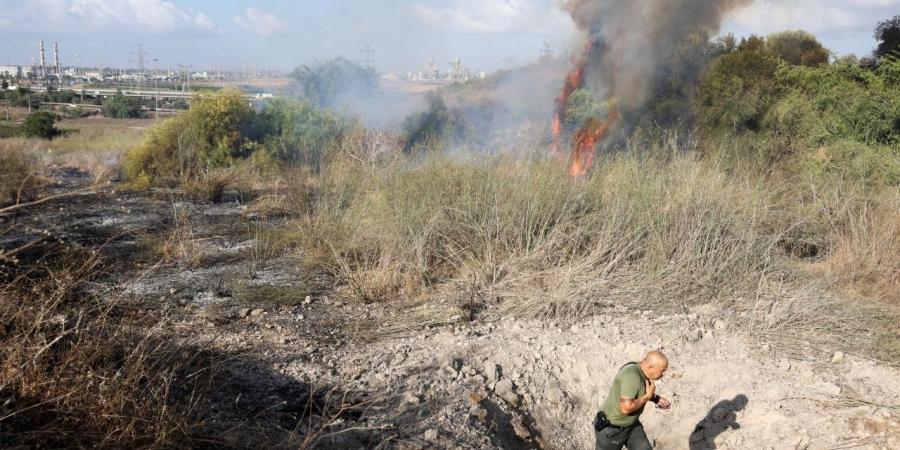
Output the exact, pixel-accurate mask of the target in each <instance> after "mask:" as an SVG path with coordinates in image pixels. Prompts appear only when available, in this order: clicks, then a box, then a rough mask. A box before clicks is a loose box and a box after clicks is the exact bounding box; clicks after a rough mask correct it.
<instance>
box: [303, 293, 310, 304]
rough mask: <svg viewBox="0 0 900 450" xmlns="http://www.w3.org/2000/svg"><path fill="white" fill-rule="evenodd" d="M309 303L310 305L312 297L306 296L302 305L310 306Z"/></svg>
mask: <svg viewBox="0 0 900 450" xmlns="http://www.w3.org/2000/svg"><path fill="white" fill-rule="evenodd" d="M310 303H312V296H310V295H307V296H306V298H305V299H303V304H304V305H308V304H310Z"/></svg>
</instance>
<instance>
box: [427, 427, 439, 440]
mask: <svg viewBox="0 0 900 450" xmlns="http://www.w3.org/2000/svg"><path fill="white" fill-rule="evenodd" d="M424 437H425V440H426V441H428V442H434V441H436V440H437V438H438V431H437V430H435V429H434V428H431V429H429V430H427V431H425V436H424Z"/></svg>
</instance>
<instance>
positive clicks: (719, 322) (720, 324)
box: [713, 319, 727, 330]
mask: <svg viewBox="0 0 900 450" xmlns="http://www.w3.org/2000/svg"><path fill="white" fill-rule="evenodd" d="M726 325H727V324H726V323H725V321H724V320H722V319H716V321H715V322H713V328H715V329H716V330H724V329H725V327H726Z"/></svg>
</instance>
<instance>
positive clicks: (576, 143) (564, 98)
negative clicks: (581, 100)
mask: <svg viewBox="0 0 900 450" xmlns="http://www.w3.org/2000/svg"><path fill="white" fill-rule="evenodd" d="M593 50H594V41H593V40H589V41H588V43H587V45H586V46H585V48H584V51H583V52H582V53H581V55H579V56H578V57H576V58H575V60H574V61H573V67H572V70H571V71H570V72H569V73H568V75H566V81H565V83H564V84H563V89H562V92H561V93H560V94H559V97H557V98H556V109H555V111H554V115H553V122H552V123H551V125H550V132H551V134H552V138H553V140H552V141H551V144H550V153H551V154H553V155H554V156H560V151H559V146H560V144H559V143H560V139H561V138H562V127H563V123H565V121H566V106H567V105H568V104H569V97H571V96H572V93H573V92H575V90H577V89H578V88H580V87H581V86H582V85H583V84H584V72H585V70H586V69H587V64H588V59H589V58H590V56H591V53H592V52H593ZM618 121H619V112H618V110H616V108H615V107H613V108H611V109H610V110H609V115H608V116H607V117H606V120H600V119H597V118H591V119H588V120H587V121H585V123H584V125H582V127H581V129H580V130H578V132H576V133H575V137H574V139H573V141H572V145H573V148H572V154H571V156H570V161H571V167H570V168H569V173H570V174H571V175H572V177H575V178H578V177H583V176H584V175H586V174H587V171H588V170H589V169H590V168H591V165H592V164H593V162H594V150H595V148H596V147H597V144H598V143H599V142H600V141H601V140H603V138H604V137H605V136H606V133H607V132H608V131H609V129H610V128H611V127H612V126H613V125H615V124H616V122H618Z"/></svg>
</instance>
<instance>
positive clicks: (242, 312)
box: [237, 308, 250, 319]
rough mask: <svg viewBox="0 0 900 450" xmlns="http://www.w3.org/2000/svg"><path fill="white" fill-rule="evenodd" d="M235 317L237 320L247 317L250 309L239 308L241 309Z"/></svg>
mask: <svg viewBox="0 0 900 450" xmlns="http://www.w3.org/2000/svg"><path fill="white" fill-rule="evenodd" d="M237 315H238V318H241V319H243V318H245V317H247V316H249V315H250V308H241V309H239V310H238V313H237Z"/></svg>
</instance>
